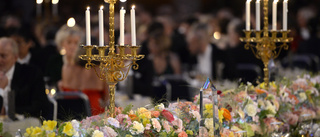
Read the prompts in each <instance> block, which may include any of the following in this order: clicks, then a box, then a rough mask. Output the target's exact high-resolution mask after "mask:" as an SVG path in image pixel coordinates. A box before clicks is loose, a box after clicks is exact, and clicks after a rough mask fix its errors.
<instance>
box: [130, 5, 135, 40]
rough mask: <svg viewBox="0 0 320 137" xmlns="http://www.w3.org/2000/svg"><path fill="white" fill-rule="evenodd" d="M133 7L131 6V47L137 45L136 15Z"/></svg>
mask: <svg viewBox="0 0 320 137" xmlns="http://www.w3.org/2000/svg"><path fill="white" fill-rule="evenodd" d="M134 8H135V6H132V9H131V11H130V12H131V43H132V46H136V45H137V41H136V13H135V10H134Z"/></svg>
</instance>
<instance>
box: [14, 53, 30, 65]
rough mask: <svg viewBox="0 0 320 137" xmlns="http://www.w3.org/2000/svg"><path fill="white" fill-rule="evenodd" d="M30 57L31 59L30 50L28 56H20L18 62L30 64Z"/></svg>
mask: <svg viewBox="0 0 320 137" xmlns="http://www.w3.org/2000/svg"><path fill="white" fill-rule="evenodd" d="M30 59H31V54H30V52H29V53H28V54H27V56H26V57H24V58H23V59H20V58H18V60H17V62H18V63H20V64H29V62H30Z"/></svg>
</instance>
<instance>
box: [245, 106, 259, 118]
mask: <svg viewBox="0 0 320 137" xmlns="http://www.w3.org/2000/svg"><path fill="white" fill-rule="evenodd" d="M245 111H246V112H247V114H248V116H251V117H254V116H255V115H256V114H257V108H256V106H255V105H253V104H248V105H247V106H246V107H245Z"/></svg>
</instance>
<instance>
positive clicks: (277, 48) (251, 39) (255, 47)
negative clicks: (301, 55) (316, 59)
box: [240, 0, 293, 88]
mask: <svg viewBox="0 0 320 137" xmlns="http://www.w3.org/2000/svg"><path fill="white" fill-rule="evenodd" d="M263 13H264V18H263V19H264V20H263V21H264V27H263V30H262V31H254V30H249V31H248V30H245V31H244V33H245V37H242V38H240V41H242V42H246V44H245V46H244V47H245V49H246V50H249V49H251V51H252V52H253V54H254V55H255V57H256V58H258V59H261V60H262V62H263V65H264V69H263V71H264V83H265V84H266V87H267V88H268V85H269V69H268V65H269V61H270V59H275V58H277V57H278V56H279V54H280V52H281V50H282V49H285V50H288V48H289V46H288V44H287V43H288V42H291V41H292V40H293V38H291V37H288V33H289V32H290V30H280V31H274V30H271V31H269V29H268V0H263ZM261 33H263V35H262V36H261ZM269 33H271V36H269ZM280 33H281V34H282V36H281V37H278V36H277V35H278V34H280ZM251 34H255V36H251ZM277 43H282V44H281V45H277Z"/></svg>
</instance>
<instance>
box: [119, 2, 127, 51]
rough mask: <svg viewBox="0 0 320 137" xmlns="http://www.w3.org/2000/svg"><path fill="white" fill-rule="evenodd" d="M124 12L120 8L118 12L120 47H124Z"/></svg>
mask: <svg viewBox="0 0 320 137" xmlns="http://www.w3.org/2000/svg"><path fill="white" fill-rule="evenodd" d="M125 13H126V10H125V9H124V8H123V7H122V8H121V10H120V45H124V20H125V18H124V16H125Z"/></svg>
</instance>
